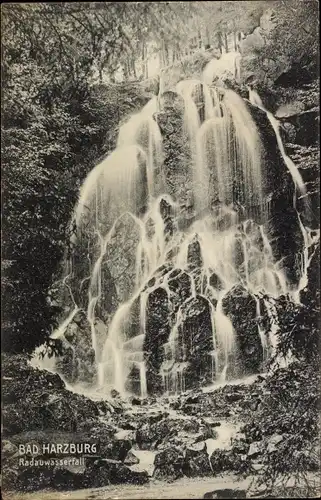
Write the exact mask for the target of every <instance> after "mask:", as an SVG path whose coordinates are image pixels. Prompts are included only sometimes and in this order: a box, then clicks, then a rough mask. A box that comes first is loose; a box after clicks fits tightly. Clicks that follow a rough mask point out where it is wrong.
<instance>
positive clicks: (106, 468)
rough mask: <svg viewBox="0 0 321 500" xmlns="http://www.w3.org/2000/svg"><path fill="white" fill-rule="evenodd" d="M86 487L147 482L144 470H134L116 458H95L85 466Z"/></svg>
mask: <svg viewBox="0 0 321 500" xmlns="http://www.w3.org/2000/svg"><path fill="white" fill-rule="evenodd" d="M85 476H86V487H87V488H100V487H102V486H107V485H108V484H135V485H142V484H146V483H147V482H148V475H147V473H146V472H134V471H132V470H131V469H129V468H128V467H126V466H125V465H124V464H122V463H121V462H117V461H116V460H102V459H100V460H96V461H95V462H90V463H89V465H88V467H86V473H85Z"/></svg>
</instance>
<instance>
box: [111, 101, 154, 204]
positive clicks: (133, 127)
mask: <svg viewBox="0 0 321 500" xmlns="http://www.w3.org/2000/svg"><path fill="white" fill-rule="evenodd" d="M156 112H157V98H153V99H151V100H150V101H149V102H148V103H147V104H146V106H145V107H144V108H143V109H142V111H141V112H140V113H137V114H135V115H133V116H132V117H131V118H130V119H129V120H128V121H127V122H126V123H125V124H124V125H122V126H121V127H120V129H119V135H118V141H117V147H118V148H121V147H124V146H132V145H133V146H135V145H139V146H140V147H141V149H142V150H143V151H144V153H145V155H146V157H147V161H148V168H147V184H148V193H149V194H150V195H151V196H153V195H155V191H154V190H155V182H154V173H155V169H160V168H161V165H162V136H161V132H160V130H159V127H158V125H157V122H156V121H155V119H154V116H153V115H154V114H155V113H156Z"/></svg>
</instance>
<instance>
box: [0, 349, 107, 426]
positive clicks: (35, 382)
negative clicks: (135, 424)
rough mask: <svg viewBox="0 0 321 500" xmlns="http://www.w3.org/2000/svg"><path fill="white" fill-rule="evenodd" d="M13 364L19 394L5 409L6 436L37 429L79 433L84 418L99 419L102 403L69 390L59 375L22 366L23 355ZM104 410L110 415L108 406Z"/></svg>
mask: <svg viewBox="0 0 321 500" xmlns="http://www.w3.org/2000/svg"><path fill="white" fill-rule="evenodd" d="M10 365H11V368H10V369H8V372H10V370H11V369H12V368H13V367H14V368H15V370H16V376H15V378H14V379H13V380H10V387H11V389H15V393H16V396H15V397H14V399H13V401H14V403H11V404H6V406H5V408H4V411H3V427H4V429H3V432H4V435H5V436H12V435H14V434H19V433H22V432H26V431H34V430H56V431H65V432H76V431H77V430H78V429H81V428H82V424H83V423H84V421H86V420H88V419H93V420H95V421H97V420H98V417H99V416H100V415H101V414H102V411H101V404H100V403H98V402H94V401H92V400H91V399H88V398H86V397H85V396H83V395H80V394H75V393H73V392H70V391H68V390H67V389H66V388H65V386H64V383H63V382H62V380H61V379H60V377H59V376H58V375H53V374H51V373H49V372H46V371H40V370H38V369H35V368H33V367H32V366H28V365H22V366H21V365H20V358H19V357H18V358H17V357H15V356H11V357H10ZM3 373H4V374H5V373H7V363H4V364H3ZM4 382H5V383H7V382H6V381H4ZM103 413H104V414H105V415H106V414H109V410H108V408H107V407H106V408H105V411H104V412H103ZM26 415H28V418H26Z"/></svg>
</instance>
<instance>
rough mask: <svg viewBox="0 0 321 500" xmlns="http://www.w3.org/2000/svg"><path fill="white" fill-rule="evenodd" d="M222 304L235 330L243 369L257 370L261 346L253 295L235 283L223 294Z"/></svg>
mask: <svg viewBox="0 0 321 500" xmlns="http://www.w3.org/2000/svg"><path fill="white" fill-rule="evenodd" d="M222 306H223V312H224V314H226V316H228V317H229V318H230V320H231V322H232V324H233V328H234V330H235V332H236V338H237V347H238V351H239V357H240V360H241V362H242V366H243V369H244V371H245V372H246V373H255V372H258V371H259V370H260V365H261V363H262V361H263V348H262V344H261V339H260V336H259V332H258V324H257V305H256V300H255V297H254V296H253V295H251V294H250V293H249V292H248V291H247V290H246V289H245V288H244V287H242V286H241V285H235V286H234V287H233V288H231V290H229V291H228V293H227V294H226V295H225V296H224V298H223V300H222Z"/></svg>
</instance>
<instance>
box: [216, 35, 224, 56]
mask: <svg viewBox="0 0 321 500" xmlns="http://www.w3.org/2000/svg"><path fill="white" fill-rule="evenodd" d="M217 41H218V48H219V49H220V53H221V54H223V50H222V48H223V40H222V33H221V32H220V31H219V32H218V33H217Z"/></svg>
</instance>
